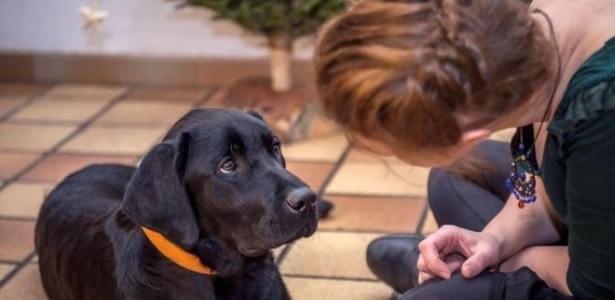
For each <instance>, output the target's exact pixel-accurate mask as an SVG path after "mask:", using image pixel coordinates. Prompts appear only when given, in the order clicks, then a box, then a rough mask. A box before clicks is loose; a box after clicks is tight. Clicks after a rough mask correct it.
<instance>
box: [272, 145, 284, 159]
mask: <svg viewBox="0 0 615 300" xmlns="http://www.w3.org/2000/svg"><path fill="white" fill-rule="evenodd" d="M273 154H275V155H276V156H279V155H282V147H281V146H280V144H273Z"/></svg>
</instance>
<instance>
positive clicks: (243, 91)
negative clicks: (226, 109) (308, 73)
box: [185, 0, 348, 142]
mask: <svg viewBox="0 0 615 300" xmlns="http://www.w3.org/2000/svg"><path fill="white" fill-rule="evenodd" d="M185 4H186V5H189V6H196V7H202V8H206V9H209V10H212V11H213V12H215V19H217V20H230V21H233V22H235V23H236V24H237V25H239V26H240V27H241V28H243V29H245V30H246V31H247V32H249V33H253V34H256V35H260V36H263V37H264V38H265V39H266V41H267V46H268V47H269V61H270V63H269V65H270V72H269V76H268V78H262V77H260V78H242V79H240V80H238V81H237V82H236V83H235V84H233V85H232V86H231V87H229V89H228V92H227V95H226V97H225V99H224V102H226V104H227V105H229V106H232V107H239V108H249V109H255V110H257V111H259V112H261V114H263V115H264V117H265V119H266V120H267V121H268V123H269V124H270V125H271V126H272V128H273V129H274V130H275V131H276V132H277V133H278V135H280V137H281V138H282V139H283V140H285V141H286V142H290V141H296V140H300V139H302V138H305V137H306V135H308V133H307V131H309V130H311V129H309V130H308V129H307V128H305V127H307V126H312V124H305V123H312V122H313V121H314V119H319V120H318V122H320V123H323V122H325V123H326V121H324V119H323V118H319V117H318V115H317V114H315V113H314V110H315V109H314V107H313V106H311V105H310V104H311V102H312V101H310V100H311V99H310V98H309V97H310V96H309V95H311V94H312V93H307V92H306V91H305V87H304V86H301V85H300V84H296V83H295V82H294V77H295V76H294V75H295V73H294V71H293V44H294V42H295V41H296V40H297V39H298V38H301V37H305V36H308V35H312V34H314V33H315V32H316V31H317V30H318V28H319V27H320V26H321V25H322V24H323V23H324V22H325V21H326V20H327V19H329V18H331V17H332V16H334V15H336V14H338V13H341V12H343V11H344V10H345V9H346V8H347V6H348V1H347V0H185ZM306 115H309V117H307V116H306ZM300 122H303V123H304V124H299V123H300ZM316 127H319V128H320V130H321V131H326V129H325V130H323V129H322V128H325V127H327V125H324V127H323V125H322V124H319V125H318V126H316ZM312 131H313V130H312Z"/></svg>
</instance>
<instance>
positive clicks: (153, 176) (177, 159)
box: [122, 133, 199, 249]
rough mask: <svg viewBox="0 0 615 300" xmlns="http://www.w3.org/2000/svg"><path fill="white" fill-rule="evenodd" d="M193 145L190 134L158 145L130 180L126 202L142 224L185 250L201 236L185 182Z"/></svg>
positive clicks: (128, 213) (132, 214)
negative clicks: (185, 173)
mask: <svg viewBox="0 0 615 300" xmlns="http://www.w3.org/2000/svg"><path fill="white" fill-rule="evenodd" d="M189 148H190V135H189V133H182V134H181V135H179V136H178V137H177V138H176V139H174V140H170V141H165V142H162V143H160V144H157V145H156V146H154V147H153V148H152V149H151V150H150V151H149V152H148V153H147V155H146V156H145V157H144V158H143V161H142V162H141V164H140V166H139V168H138V170H137V172H136V173H135V174H134V176H133V177H132V179H131V180H130V182H129V184H128V187H127V190H126V194H125V195H124V201H123V204H122V205H123V210H124V212H126V214H127V215H128V216H129V217H130V218H132V219H133V220H135V222H137V223H138V224H139V225H141V226H144V227H147V228H149V229H151V230H155V231H157V232H160V233H161V234H162V235H163V236H165V237H166V238H167V239H169V240H170V241H172V242H173V243H175V244H177V245H179V246H181V247H183V248H184V249H192V248H194V247H195V246H196V243H197V241H198V238H199V228H198V224H197V220H196V217H195V215H194V211H193V209H192V205H191V203H190V199H189V196H188V192H187V190H186V188H185V184H184V172H185V169H186V163H187V160H188V155H189Z"/></svg>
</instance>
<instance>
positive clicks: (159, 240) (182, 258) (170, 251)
mask: <svg viewBox="0 0 615 300" xmlns="http://www.w3.org/2000/svg"><path fill="white" fill-rule="evenodd" d="M141 229H143V232H144V233H145V236H146V237H147V239H148V240H149V241H150V242H152V244H153V245H154V247H155V248H156V249H158V252H160V254H162V255H163V256H164V257H166V258H168V259H169V260H170V261H172V262H174V263H176V264H177V265H179V266H181V267H182V268H184V269H188V270H190V271H193V272H196V273H201V274H205V275H214V274H215V271H214V270H212V269H211V268H210V267H208V266H206V265H204V264H203V263H202V262H201V260H200V259H199V258H198V257H197V256H196V255H194V254H191V253H188V252H186V251H185V250H184V249H182V248H180V247H178V246H177V245H175V244H173V243H172V242H171V241H169V240H167V239H166V238H165V237H164V236H162V234H160V233H158V232H156V231H153V230H151V229H147V228H145V227H141Z"/></svg>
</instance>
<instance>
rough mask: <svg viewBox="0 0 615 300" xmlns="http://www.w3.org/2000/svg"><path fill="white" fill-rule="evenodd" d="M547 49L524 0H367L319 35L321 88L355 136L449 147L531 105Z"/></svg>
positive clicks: (545, 74)
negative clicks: (466, 133) (465, 135)
mask: <svg viewBox="0 0 615 300" xmlns="http://www.w3.org/2000/svg"><path fill="white" fill-rule="evenodd" d="M551 47H553V45H551V41H550V40H549V39H548V38H547V37H545V35H544V34H543V33H542V31H541V30H540V28H539V26H537V24H536V23H535V22H534V21H533V19H532V18H531V16H530V14H529V12H528V7H527V5H526V4H524V3H522V2H520V1H518V0H510V1H506V0H364V1H361V2H359V3H358V4H357V5H356V6H355V7H354V8H352V9H351V10H350V11H348V12H347V13H345V14H342V15H340V16H339V17H337V18H335V19H334V20H332V21H330V22H329V23H328V24H326V25H325V26H324V27H323V28H322V29H321V32H320V33H319V37H318V42H317V47H316V52H315V68H316V83H317V87H318V90H319V93H320V99H321V101H322V104H323V106H324V109H325V111H326V112H327V114H328V115H329V117H331V118H332V119H334V120H335V121H337V122H338V123H339V124H340V125H341V126H342V127H344V128H345V129H346V130H347V131H348V132H349V133H350V134H351V135H353V134H358V135H360V136H362V137H366V138H369V139H373V140H376V141H381V142H385V143H387V144H388V145H390V146H392V147H394V149H393V150H396V149H397V150H403V151H412V149H443V148H446V147H449V146H452V145H454V144H456V143H457V142H458V141H459V139H460V137H461V134H462V132H463V130H467V129H472V128H476V127H480V126H484V125H486V124H487V123H489V122H491V121H493V120H496V119H497V118H498V117H499V116H501V115H503V114H505V113H506V112H509V111H511V110H513V109H515V108H516V107H519V106H520V105H521V104H523V103H525V101H526V100H527V99H528V98H529V96H530V95H531V94H532V93H533V91H535V90H536V89H537V87H539V86H541V85H543V84H544V83H545V80H546V79H548V78H549V77H550V75H551V74H550V72H551V71H550V70H551V68H549V64H550V62H551V61H552V58H553V56H552V55H553V54H552V53H553V51H551ZM466 120H470V122H466Z"/></svg>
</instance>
